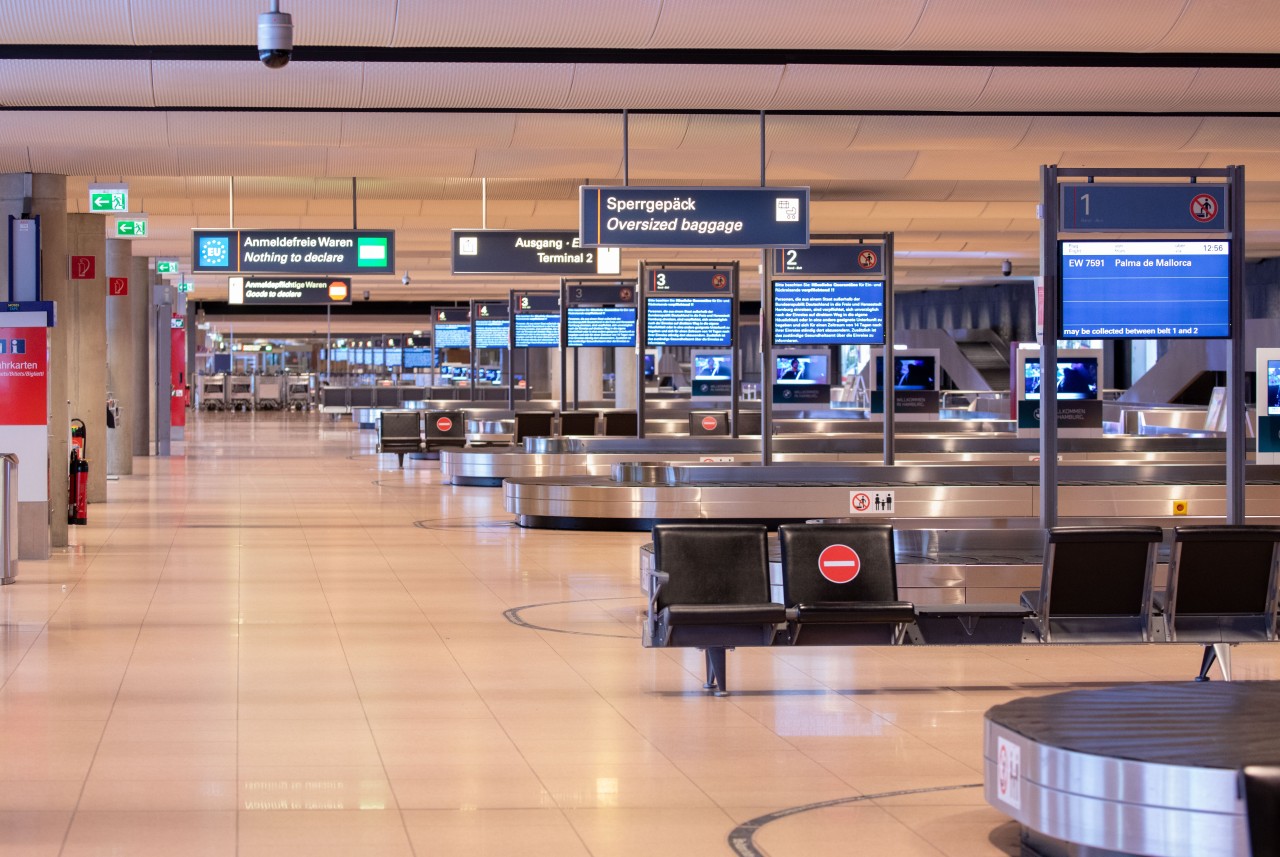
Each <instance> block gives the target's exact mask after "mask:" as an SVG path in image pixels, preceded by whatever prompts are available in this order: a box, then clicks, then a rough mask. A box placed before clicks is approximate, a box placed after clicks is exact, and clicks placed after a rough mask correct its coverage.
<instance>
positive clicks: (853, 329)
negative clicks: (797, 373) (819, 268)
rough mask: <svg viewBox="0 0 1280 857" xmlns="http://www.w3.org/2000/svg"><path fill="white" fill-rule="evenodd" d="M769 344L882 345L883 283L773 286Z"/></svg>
mask: <svg viewBox="0 0 1280 857" xmlns="http://www.w3.org/2000/svg"><path fill="white" fill-rule="evenodd" d="M773 344H774V345H883V344H884V283H883V282H874V281H873V282H858V281H822V282H792V281H786V280H779V281H776V282H774V284H773Z"/></svg>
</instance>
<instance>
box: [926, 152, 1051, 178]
mask: <svg viewBox="0 0 1280 857" xmlns="http://www.w3.org/2000/svg"><path fill="white" fill-rule="evenodd" d="M1060 156H1061V152H1056V151H1043V152H1031V151H1023V150H1021V149H1019V150H1017V151H1014V152H989V153H982V152H921V153H920V155H919V157H917V158H916V162H915V165H914V166H913V167H912V168H911V172H910V174H909V177H910V178H912V179H935V180H937V179H947V178H954V177H955V176H964V177H965V178H966V179H995V180H1000V179H1024V180H1026V181H1034V180H1038V179H1039V177H1040V165H1041V164H1056V163H1058V161H1059V158H1060Z"/></svg>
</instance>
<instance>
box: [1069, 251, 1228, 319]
mask: <svg viewBox="0 0 1280 857" xmlns="http://www.w3.org/2000/svg"><path fill="white" fill-rule="evenodd" d="M1229 248H1230V242H1228V241H1063V242H1061V243H1060V244H1059V259H1060V261H1061V270H1060V283H1061V286H1060V289H1059V294H1058V308H1059V333H1060V335H1061V338H1062V339H1224V338H1227V337H1230V336H1231V300H1230V298H1231V278H1230V264H1229V261H1230V259H1229V255H1228V254H1229V252H1230V249H1229Z"/></svg>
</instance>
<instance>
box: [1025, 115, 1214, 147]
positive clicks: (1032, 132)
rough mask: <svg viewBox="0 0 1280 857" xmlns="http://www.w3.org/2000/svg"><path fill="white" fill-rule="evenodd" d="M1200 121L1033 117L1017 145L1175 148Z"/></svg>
mask: <svg viewBox="0 0 1280 857" xmlns="http://www.w3.org/2000/svg"><path fill="white" fill-rule="evenodd" d="M1200 121H1201V120H1200V118H1199V117H1195V116H1191V117H1184V116H1037V117H1036V118H1035V119H1034V120H1032V122H1031V127H1030V129H1029V130H1028V131H1027V135H1026V137H1024V138H1023V140H1022V142H1021V143H1020V144H1019V148H1022V149H1058V148H1061V149H1072V150H1074V151H1083V150H1095V151H1101V152H1107V151H1116V150H1117V149H1132V150H1137V151H1166V150H1177V149H1182V148H1186V144H1187V142H1188V141H1189V140H1190V139H1191V138H1192V137H1193V136H1194V135H1195V133H1196V130H1197V129H1198V128H1199V127H1200Z"/></svg>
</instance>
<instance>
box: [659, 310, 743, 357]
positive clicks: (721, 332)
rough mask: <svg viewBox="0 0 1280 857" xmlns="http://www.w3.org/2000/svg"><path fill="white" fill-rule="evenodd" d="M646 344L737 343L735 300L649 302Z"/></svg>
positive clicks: (725, 344) (722, 344)
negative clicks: (735, 339)
mask: <svg viewBox="0 0 1280 857" xmlns="http://www.w3.org/2000/svg"><path fill="white" fill-rule="evenodd" d="M644 337H645V344H646V345H650V346H657V345H710V346H719V347H722V348H728V347H729V346H730V345H732V344H733V301H732V299H730V298H648V299H647V300H646V301H645V319H644Z"/></svg>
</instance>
